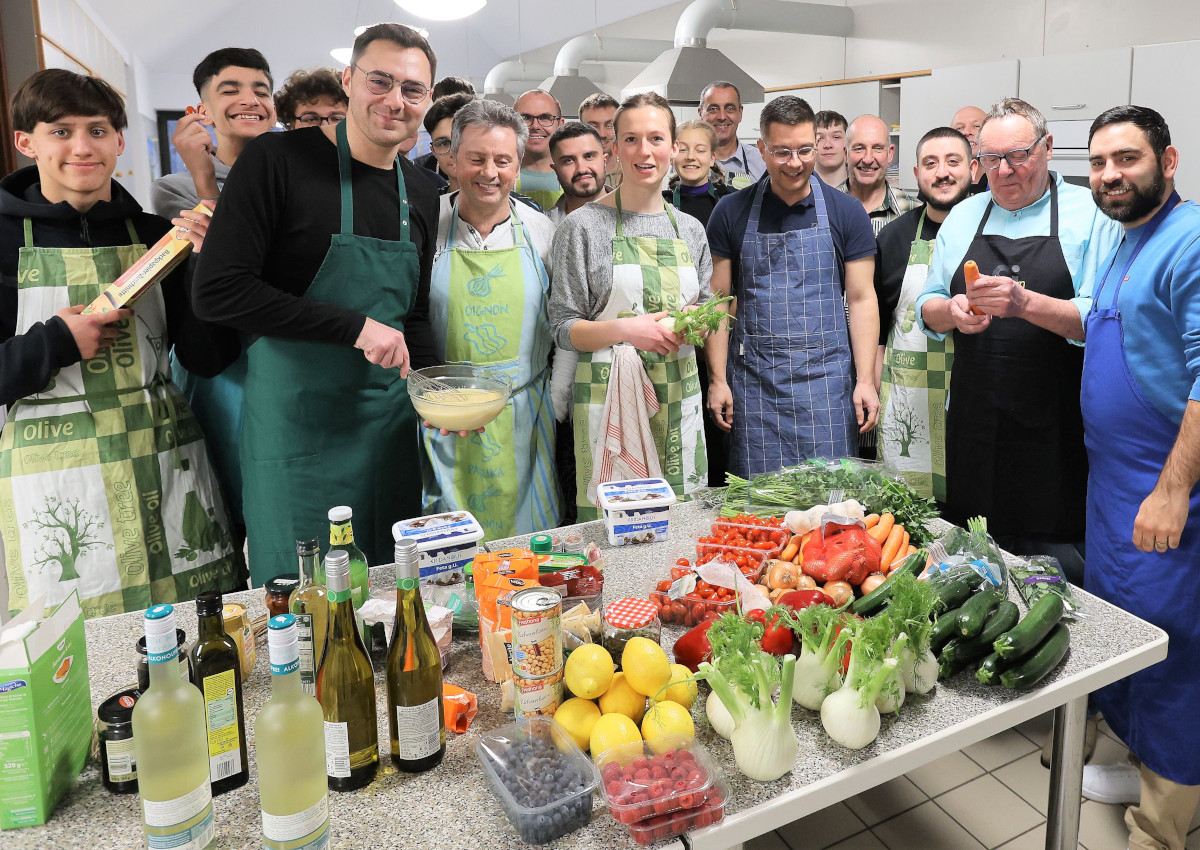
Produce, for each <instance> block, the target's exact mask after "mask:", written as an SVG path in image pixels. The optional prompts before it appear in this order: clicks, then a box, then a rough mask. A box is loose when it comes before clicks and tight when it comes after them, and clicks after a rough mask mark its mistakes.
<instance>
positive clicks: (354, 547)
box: [326, 505, 371, 611]
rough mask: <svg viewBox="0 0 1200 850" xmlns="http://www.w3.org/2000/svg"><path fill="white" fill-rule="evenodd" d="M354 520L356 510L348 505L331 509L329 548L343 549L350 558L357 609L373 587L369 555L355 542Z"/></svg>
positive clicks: (355, 606) (355, 608) (351, 590)
mask: <svg viewBox="0 0 1200 850" xmlns="http://www.w3.org/2000/svg"><path fill="white" fill-rule="evenodd" d="M353 520H354V511H352V510H351V509H350V507H349V506H347V505H338V506H337V507H336V508H330V509H329V548H330V550H333V549H341V550H342V551H344V552H345V553H346V555H347V556H349V558H350V598H351V599H353V600H354V610H355V611H357V610H358V609H359V608H361V607H362V604H363V603H364V602H366V601H367V597H368V596H370V595H371V589H370V579H369V578H368V574H367V556H366V555H364V554H363V550H362V549H360V548H358V544H357V543H355V542H354V521H353ZM326 557H328V556H326ZM326 586H328V585H326Z"/></svg>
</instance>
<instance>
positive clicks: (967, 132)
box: [950, 106, 988, 195]
mask: <svg viewBox="0 0 1200 850" xmlns="http://www.w3.org/2000/svg"><path fill="white" fill-rule="evenodd" d="M986 117H987V113H986V112H984V111H983V110H982V109H980V108H979V107H978V106H964V107H963V108H962V109H960V110H958V112H955V113H954V118H952V119H951V121H950V126H951V127H953V128H954V129H955V130H958V132H960V133H962V134H963V135H964V136H966V137H967V141H969V142H970V143H971V157H972V159H971V194H972V195H978V194H979V193H980V192H986V191H987V187H988V182H987V172H986V171H984V170H983V169H982V168H980V167H979V163H978V162H976V161H975V159H974V156H975V155H976V154H977V153H979V145H977V144H976V143H975V137H976V135H977V134H978V133H979V128H980V127H982V126H983V119H984V118H986Z"/></svg>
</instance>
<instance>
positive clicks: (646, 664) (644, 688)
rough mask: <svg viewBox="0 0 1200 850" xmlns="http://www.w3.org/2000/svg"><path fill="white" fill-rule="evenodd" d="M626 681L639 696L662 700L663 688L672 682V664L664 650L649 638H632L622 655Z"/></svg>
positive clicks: (622, 666)
mask: <svg viewBox="0 0 1200 850" xmlns="http://www.w3.org/2000/svg"><path fill="white" fill-rule="evenodd" d="M621 669H622V670H624V671H625V681H627V682H629V684H630V686H631V687H632V688H633V689H634V690H635V691H637V692H638V693H639V694H645V695H646V696H648V697H656V698H662V696H663V695H662V693H660V691H662V689H663V687H664V686H665V685H666V684H667V683H668V682H670V681H671V662H670V661H668V660H667V654H666V653H665V652H663V648H662V647H661V646H659V645H658V644H657V643H655V642H654V641H652V640H650V639H649V638H644V637H635V638H630V639H629V642H628V643H627V644H625V651H624V652H623V653H621Z"/></svg>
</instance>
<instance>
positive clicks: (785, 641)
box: [746, 608, 796, 656]
mask: <svg viewBox="0 0 1200 850" xmlns="http://www.w3.org/2000/svg"><path fill="white" fill-rule="evenodd" d="M746 619H747V620H749V621H750V622H752V623H758V624H760V625H761V626H762V627H763V636H762V637H761V638H760V639H759V641H758V643H759V645H760V646H761V647H762V648H763V650H764V651H766V652H769V653H771V654H772V655H778V656H784V655H788V654H790V653H791V652H792V650H793V647H794V645H795V641H796V636H795V635H793V634H792V630H791V629H790V628H788V627H787V625H786V624H784V623H780V622H779V615H778V614H772V615H771V619H770V620H768V619H767V615H766V613H765V612H763V611H762V610H761V609H758V608H756V609H755V610H753V611H751V612H750V613H749V614H747V615H746Z"/></svg>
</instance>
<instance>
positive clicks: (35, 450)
mask: <svg viewBox="0 0 1200 850" xmlns="http://www.w3.org/2000/svg"><path fill="white" fill-rule="evenodd" d="M126 225H127V227H128V229H129V236H130V239H131V240H132V241H133V243H134V244H131V245H127V246H120V247H110V248H37V247H34V244H33V225H32V222H30V221H29V220H28V219H26V220H25V247H23V248H21V250H20V254H19V260H18V265H17V281H18V287H19V290H18V296H17V327H16V332H17V333H25V332H26V331H28V330H29V328H30V327H32V326H33V325H34V324H35V323H37V322H41V321H45V319H46V318H47V317H49V316H53V315H54V314H55V313H57V312H58V311H59V310H62V309H63V308H65V307H69V306H79V305H86V304H89V303H91V301H92V300H93V299H94V298H96V297H97V296H98V295H99V294H100V292H101V290H102V289H104V287H106V286H108V285H109V284H110V283H112V282H113V281H115V280H116V279H117V278H118V277H120V275H121V273H122V272H124V271H125V269H127V268H128V267H129V266H130V265H132V264H133V263H134V262H135V261H136V260H137V259H138V258H139V257H140V256H141V255H142V254H144V253H145V252H146V246H145V245H142V244H138V235H137V232H136V231H135V230H134V228H133V224H132V223H130V222H126ZM116 327H117V328H118V331H119V335H118V337H117V340H116V341H115V342H114V343H113V344H112V345H110V346H108V347H107V348H105V349H104V350H103V351H101V352H100V353H99V354H97V355H96V356H95V357H93V358H92V359H90V360H84V361H82V362H80V363H76V364H74V365H72V366H68V367H66V368H64V369H60V370H59V371H58V372H57V374H55V376H54V377H53V378H52V379H51V381H50V383H49V385H48V386H46V387H45V389H43V390H42V391H41V392H39V393H35V394H34V395H31V396H29V397H27V398H23V399H21V400H20V401H18V402H16V403H15V404H14V405H13V406H12V408H11V410H10V411H9V418H8V422H7V423H5V425H4V429H3V431H0V536H2V537H3V538H4V547H5V556H6V560H7V569H8V585H9V608H10V609H11V610H12V611H13V612H16V611H20V610H21V609H23V608H24V607H25V606H27V605H28V604H29V603H30V602H31V601H32V600H34V599H37V598H38V597H39V596H42V595H44V596H45V598H46V605H47V606H53V605H56V604H58V603H59V602H61V601H62V600H63V599H65V598H66V597H67V595H68V594H70V592H71V591H72V590H78V591H79V599H80V601H81V602H82V603H83V610H84V615H85V616H87V617H100V616H105V615H107V614H120V613H123V612H126V611H136V610H141V609H144V608H147V607H149V606H150V605H153V604H157V603H160V602H177V601H180V600H186V599H193V598H195V596H196V595H197V594H198V593H201V592H202V591H205V590H219V589H226V588H228V587H229V586H230V585H231V583H232V580H233V576H234V566H233V547H232V544H231V542H230V537H229V531H228V528H229V521H228V519H227V517H226V514H225V505H224V503H223V502H222V501H221V495H220V492H219V491H218V488H217V483H216V478H215V477H214V476H213V472H212V469H211V467H210V465H209V460H208V455H207V452H206V451H205V446H204V438H203V435H202V434H201V432H200V426H199V425H198V424H197V423H196V420H195V417H193V415H192V411H191V409H190V408H189V407H188V404H187V401H186V400H185V399H184V397H183V395H182V394H180V392H179V390H178V389H176V388H175V386H174V385H173V384H172V383H171V382H170V379H169V378H168V377H167V376H168V374H169V369H170V366H169V364H168V359H167V358H168V348H169V340H168V339H167V320H166V311H165V308H164V305H163V296H162V292H161V291H160V290H159V289H157V288H155V289H152V290H151V291H150V292H149V293H147V294H146V295H144V296H143V297H142V298H141V299H140V300H139V301H138V304H137V309H136V311H135V314H134V316H133V318H132V319H127V320H124V321H121V322H118V323H117V325H116Z"/></svg>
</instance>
